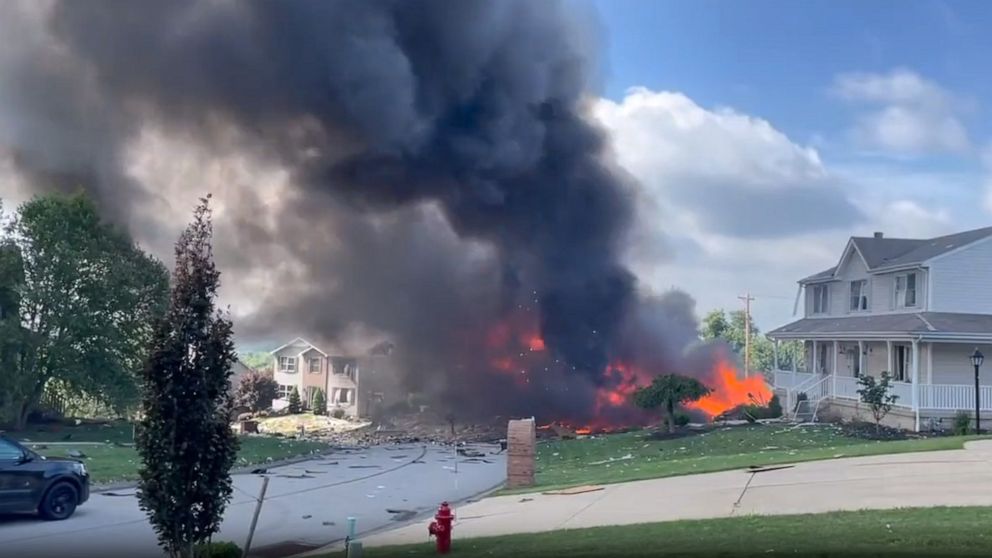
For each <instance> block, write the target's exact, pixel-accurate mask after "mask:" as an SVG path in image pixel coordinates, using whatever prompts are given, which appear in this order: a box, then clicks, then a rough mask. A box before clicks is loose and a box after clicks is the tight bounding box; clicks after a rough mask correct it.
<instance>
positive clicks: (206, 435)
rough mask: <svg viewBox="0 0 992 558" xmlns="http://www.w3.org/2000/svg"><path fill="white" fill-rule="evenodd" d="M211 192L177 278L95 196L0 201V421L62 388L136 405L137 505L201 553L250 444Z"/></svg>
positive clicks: (183, 553) (180, 250) (186, 238)
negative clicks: (239, 400)
mask: <svg viewBox="0 0 992 558" xmlns="http://www.w3.org/2000/svg"><path fill="white" fill-rule="evenodd" d="M208 200H209V196H208V197H207V198H204V199H203V200H201V203H200V205H199V206H198V207H197V208H196V211H195V212H194V214H193V221H192V223H191V224H190V225H189V226H188V227H187V228H186V230H185V231H184V232H183V233H182V235H181V236H180V237H179V240H178V242H177V243H176V248H175V266H174V269H173V272H172V275H171V280H170V275H169V272H168V271H167V270H166V268H165V266H164V265H163V264H162V263H161V262H159V261H158V260H156V259H155V258H153V257H152V256H150V255H148V254H146V253H144V252H143V251H142V250H141V249H140V248H139V247H138V246H137V245H136V244H135V243H134V241H133V240H131V238H130V237H129V236H128V235H127V234H126V233H125V232H124V231H122V230H119V229H118V228H116V227H114V226H112V225H110V224H107V223H105V222H103V221H102V220H101V219H100V216H99V212H98V211H97V208H96V206H95V205H94V204H93V202H92V201H91V200H90V199H88V198H87V197H86V196H85V195H82V194H77V195H60V194H56V195H49V196H42V197H36V198H35V199H33V200H31V201H28V202H27V203H25V204H23V205H21V206H20V207H19V208H18V209H17V211H16V212H14V213H13V214H12V215H5V214H3V212H2V208H0V222H2V223H3V226H2V233H0V420H4V421H9V422H11V423H13V424H14V425H15V427H23V426H24V425H25V423H26V422H27V419H28V417H29V416H30V415H31V413H32V411H33V410H35V408H37V406H38V405H39V403H40V401H41V399H42V395H43V394H45V393H46V390H52V389H55V390H65V391H66V392H70V393H71V394H72V395H73V397H83V398H87V399H90V400H93V401H95V402H97V403H99V404H103V405H106V406H107V407H109V408H111V409H113V410H115V411H116V412H118V413H122V414H123V413H125V412H128V411H137V413H136V414H137V415H139V416H140V420H139V422H138V424H137V428H136V439H135V442H136V443H135V445H136V449H137V451H138V454H139V456H140V457H141V463H142V464H141V467H140V469H139V475H140V479H141V480H140V481H139V484H138V500H139V503H140V506H141V508H142V510H144V511H145V513H146V514H147V515H148V518H149V521H150V523H151V525H152V527H153V528H154V530H155V532H156V533H157V535H158V539H159V544H160V545H161V546H162V548H163V549H164V550H166V551H167V552H168V554H169V555H170V556H172V557H175V558H180V557H181V558H193V556H194V555H197V554H202V553H201V552H199V551H198V550H197V547H198V546H199V545H202V544H205V543H206V544H209V541H210V539H211V537H212V536H213V534H214V533H216V532H217V531H218V529H219V527H220V522H221V520H222V518H223V513H224V510H225V508H226V506H227V504H228V502H229V501H230V498H231V493H232V489H233V485H232V482H231V476H230V469H231V467H232V466H233V465H234V460H235V458H236V455H237V450H238V439H237V437H236V436H235V435H234V432H233V431H232V430H231V427H230V416H231V412H232V410H233V401H232V397H231V385H230V376H231V364H232V363H233V362H234V360H235V359H236V358H237V357H236V354H235V351H234V342H233V334H232V324H231V320H230V319H229V317H228V316H227V314H226V313H224V312H221V311H218V310H217V309H216V299H217V292H218V289H219V285H220V272H219V271H218V270H217V269H216V267H215V265H214V261H213V252H212V235H213V229H212V224H211V216H210V209H209V201H208Z"/></svg>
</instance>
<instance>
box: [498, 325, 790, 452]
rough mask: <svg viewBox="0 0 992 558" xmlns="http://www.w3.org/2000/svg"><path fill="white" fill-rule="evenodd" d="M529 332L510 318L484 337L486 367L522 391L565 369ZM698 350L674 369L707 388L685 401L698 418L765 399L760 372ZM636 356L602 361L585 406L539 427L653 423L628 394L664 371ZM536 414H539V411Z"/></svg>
mask: <svg viewBox="0 0 992 558" xmlns="http://www.w3.org/2000/svg"><path fill="white" fill-rule="evenodd" d="M535 330H536V328H535V327H534V325H533V324H531V323H529V321H528V320H526V319H521V318H520V317H519V316H516V317H514V318H512V319H510V320H508V321H506V322H502V323H499V324H495V325H494V326H492V328H491V329H490V330H489V331H488V332H487V335H486V349H485V350H486V352H487V360H488V362H489V364H490V367H491V369H492V370H493V371H494V372H496V373H498V374H500V375H506V376H509V377H511V378H512V380H513V383H514V384H515V385H516V386H518V388H522V389H524V390H527V391H528V392H529V391H532V390H534V389H540V386H542V385H545V384H546V380H548V379H549V378H551V377H553V376H554V374H555V372H556V371H560V369H561V368H563V367H566V365H565V363H564V362H563V361H561V360H560V359H558V358H556V356H555V352H554V348H553V347H549V346H547V345H546V344H545V341H544V339H543V338H542V337H541V335H540V334H538V333H534V331H535ZM518 331H523V332H525V333H517V332H518ZM699 350H700V351H701V354H703V355H704V356H707V358H703V359H699V361H698V362H693V363H692V364H691V365H690V364H689V363H682V365H681V366H680V367H678V368H677V370H676V372H674V373H679V374H684V375H688V376H692V377H695V378H697V379H699V380H700V381H701V382H702V383H703V384H704V385H706V387H708V388H710V390H711V392H710V394H709V395H707V396H706V397H704V398H702V399H700V400H699V401H695V402H692V403H689V404H688V405H686V408H687V409H688V410H690V411H692V412H695V413H696V414H697V417H698V418H699V419H702V418H703V416H705V417H706V418H707V419H709V420H713V419H714V418H716V417H719V416H720V415H722V414H724V413H726V412H728V411H731V410H733V409H736V408H738V407H739V406H741V405H747V404H753V403H759V404H764V403H766V402H767V401H768V400H769V398H770V397H771V390H770V389H769V388H768V386H767V384H766V383H765V381H764V379H763V378H762V377H761V376H760V375H758V376H754V377H750V378H743V377H742V376H741V373H740V371H739V370H738V368H737V366H736V365H735V364H734V363H733V361H732V360H731V358H730V357H729V354H728V352H727V350H726V349H725V348H724V347H719V346H701V348H700V349H699ZM642 358H643V357H642ZM642 358H638V357H637V356H636V355H635V356H634V358H630V359H624V360H615V361H613V362H611V363H610V364H608V365H607V366H606V367H605V368H604V369H603V371H602V373H601V374H600V375H599V376H598V377H597V378H596V382H595V384H594V386H593V388H592V390H593V393H592V399H591V402H590V404H589V407H586V409H585V410H584V411H583V412H581V413H577V414H575V415H572V416H566V415H559V416H555V414H551V416H548V414H545V415H543V416H540V417H539V418H541V419H544V420H549V419H551V420H552V422H550V423H549V424H546V425H544V426H543V427H540V428H541V429H542V430H554V431H555V432H556V433H558V434H559V435H583V434H591V433H602V432H609V431H615V430H620V429H622V428H625V427H629V426H643V425H647V424H653V423H656V422H657V421H658V418H659V417H658V415H657V414H656V413H654V412H650V411H645V410H642V409H639V408H637V407H636V406H635V405H634V403H633V401H632V397H633V395H634V392H636V391H637V389H638V388H641V387H644V386H647V385H649V384H650V383H651V381H652V380H653V379H654V377H655V375H657V374H659V373H666V372H667V370H666V369H665V367H664V366H651V365H649V364H644V363H642ZM643 362H645V363H646V362H650V359H649V358H643ZM655 368H659V370H656V369H655ZM582 379H583V377H582V376H574V377H570V376H567V375H566V382H568V383H577V382H579V381H581V380H582ZM545 412H547V411H545ZM537 414H539V415H540V412H538V413H537ZM576 419H582V420H576ZM563 433H564V434H563Z"/></svg>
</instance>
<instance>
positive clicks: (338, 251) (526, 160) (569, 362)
mask: <svg viewBox="0 0 992 558" xmlns="http://www.w3.org/2000/svg"><path fill="white" fill-rule="evenodd" d="M571 8H573V6H569V5H565V4H563V3H561V2H556V1H552V0H542V1H532V0H501V1H498V2H493V1H483V0H419V1H416V2H411V1H405V0H395V1H389V0H377V1H372V0H354V1H350V0H339V1H325V2H316V1H312V0H300V1H295V0H282V1H278V2H273V1H270V0H260V1H237V2H234V1H223V0H216V1H195V2H194V1H189V0H173V1H170V2H133V1H130V0H92V1H87V2H79V1H73V0H68V1H64V2H56V3H55V4H54V7H53V8H52V10H51V12H49V13H45V14H43V15H42V16H40V17H41V18H43V20H44V22H45V27H46V29H47V35H46V36H45V38H44V41H42V40H41V39H37V38H34V37H28V36H24V37H20V39H21V43H22V44H23V45H26V46H24V47H23V52H20V53H18V52H17V49H16V48H15V49H14V50H15V52H14V53H13V54H9V55H7V56H6V57H5V58H2V59H0V60H2V61H3V66H2V71H3V75H2V76H0V77H2V78H3V79H5V80H8V79H9V80H10V81H7V85H6V86H0V87H4V88H5V89H0V93H3V97H2V98H5V99H7V103H9V104H8V106H7V108H5V109H3V110H4V112H3V114H4V115H7V116H10V115H12V114H16V115H17V118H18V119H19V121H18V122H16V123H8V124H7V125H2V124H0V141H2V143H3V147H4V148H5V149H6V151H7V152H8V154H9V156H10V159H11V160H12V161H13V162H14V165H15V167H16V168H17V169H18V170H19V171H21V173H22V174H23V175H24V176H26V177H27V179H28V180H29V181H30V182H31V183H32V184H34V185H36V187H39V188H41V187H50V186H51V185H55V187H61V188H66V187H68V188H75V187H78V186H84V187H86V188H88V189H90V190H91V191H92V192H94V194H95V196H96V197H97V199H98V200H99V201H100V203H101V205H102V207H104V209H105V210H106V212H107V215H108V216H109V217H110V218H113V219H116V220H118V221H119V222H122V223H124V224H126V225H127V226H129V227H130V228H131V229H132V230H133V231H135V232H136V234H137V235H138V236H139V238H141V237H148V236H149V235H150V236H153V237H158V236H160V235H164V233H159V232H156V229H157V228H159V227H164V228H168V227H167V224H163V223H159V222H156V221H155V219H152V218H148V216H147V215H145V216H144V217H142V218H138V217H136V215H139V214H142V213H141V212H140V211H139V209H140V207H141V205H142V204H143V203H146V202H147V200H148V199H149V198H156V197H160V196H163V195H166V194H164V193H160V192H155V191H149V189H148V188H147V187H142V185H139V184H135V183H134V180H133V179H132V178H131V177H130V176H129V175H128V174H127V173H126V172H125V170H124V168H123V165H122V163H121V160H122V158H123V156H122V153H123V151H124V149H125V148H126V146H127V145H128V144H129V142H130V141H131V140H133V139H134V137H135V136H136V135H137V134H139V133H140V132H141V130H142V127H143V126H144V125H145V124H149V123H151V124H154V125H155V126H157V127H159V128H162V129H165V130H167V131H168V132H169V133H171V134H173V135H175V136H177V137H186V138H191V141H196V142H197V143H198V144H200V145H203V146H210V145H212V144H219V143H220V142H221V140H220V139H219V138H221V136H224V137H228V136H225V133H226V132H225V131H226V130H228V129H229V128H231V127H233V128H235V129H236V130H237V138H238V140H237V143H238V145H237V148H238V149H241V150H243V151H244V152H247V153H251V154H252V155H253V156H254V157H257V158H261V159H264V160H267V161H269V162H271V163H272V164H274V165H278V166H280V167H283V168H286V169H288V170H289V172H290V173H291V175H292V178H291V182H292V183H293V184H294V185H295V186H296V187H297V191H296V192H294V193H293V194H291V195H287V196H285V199H283V200H282V202H283V209H282V210H281V214H280V216H279V218H278V219H277V220H276V222H274V223H268V224H261V223H259V222H258V219H255V218H253V215H254V212H256V211H257V210H258V209H259V208H260V207H261V205H262V204H261V202H260V200H259V199H258V196H257V194H256V193H255V192H254V191H253V189H252V188H245V189H243V190H242V191H241V192H239V195H238V196H237V199H229V200H227V206H228V208H227V213H226V216H223V217H222V218H223V219H226V225H224V224H221V226H219V227H218V230H219V231H223V230H225V228H224V227H225V226H226V227H227V229H226V230H228V231H229V234H228V235H227V236H226V237H223V235H222V238H219V240H218V242H219V243H220V246H219V248H220V249H219V250H218V252H219V253H220V254H221V258H222V260H221V263H222V264H223V265H224V269H225V271H226V275H225V280H226V281H227V282H228V283H230V282H232V281H237V277H238V274H239V273H240V272H241V271H242V270H246V269H250V268H251V267H252V266H271V267H273V268H279V266H285V268H286V269H287V273H286V276H285V277H280V278H279V279H278V281H279V288H278V289H275V292H273V291H270V292H269V293H268V294H267V296H266V299H265V300H264V301H263V303H262V304H261V309H260V310H259V311H258V312H257V313H255V314H254V315H253V316H249V317H246V318H245V319H243V320H241V322H240V324H239V332H240V333H241V334H242V336H244V337H245V338H252V337H255V338H269V339H271V338H272V337H273V336H278V335H289V334H291V333H293V332H300V333H304V334H306V335H311V336H314V337H317V338H319V339H329V340H334V339H335V338H336V337H337V336H339V335H341V334H342V333H343V332H344V331H345V330H346V329H348V328H349V327H351V326H353V325H354V324H356V323H357V324H361V325H362V326H363V327H364V328H366V329H367V330H369V331H373V332H376V333H377V334H381V335H385V336H388V337H389V338H390V339H391V340H392V341H393V342H394V343H395V344H396V347H397V349H396V354H397V355H398V356H399V357H401V358H402V363H403V366H402V369H403V370H405V372H406V375H405V378H406V385H407V386H408V387H409V388H410V389H416V390H418V391H428V392H433V393H435V394H438V395H444V396H446V398H447V400H449V401H455V402H456V403H455V404H456V405H458V406H459V407H461V408H464V409H472V410H478V411H486V412H489V411H492V410H499V411H506V412H527V413H538V414H555V413H558V414H565V415H567V416H572V417H575V418H582V416H583V415H589V414H590V413H593V412H594V407H595V398H596V393H595V387H596V386H598V385H600V384H601V383H602V382H604V381H608V380H604V379H603V370H604V368H605V367H606V366H607V363H608V362H609V361H610V360H611V359H612V358H615V357H617V356H618V355H622V354H624V353H626V352H631V351H632V350H633V349H632V347H634V346H635V345H636V351H637V352H639V353H643V354H651V355H654V356H652V358H651V362H652V366H658V367H666V368H669V369H671V368H674V367H683V359H682V357H681V354H682V349H683V348H684V347H685V344H686V343H687V342H688V341H690V340H691V339H692V338H694V335H695V323H694V319H693V318H692V308H691V301H687V300H685V299H683V298H681V297H679V296H675V297H674V298H673V297H669V298H668V299H667V300H663V301H660V302H659V301H654V302H652V303H651V304H650V305H644V304H640V303H639V302H638V301H637V300H636V299H637V298H638V296H637V293H636V284H635V280H634V278H633V276H632V275H631V273H630V272H629V271H628V270H627V269H626V268H625V267H624V266H623V265H622V264H621V261H620V260H621V256H620V254H621V253H622V248H623V246H622V245H623V242H624V240H625V232H626V231H627V228H628V225H629V223H630V221H631V219H632V218H633V216H632V208H631V199H632V198H631V195H630V192H629V191H628V189H627V187H626V185H625V182H624V179H623V178H622V177H621V175H620V174H618V173H616V172H613V171H612V170H611V168H610V167H609V163H608V160H609V158H608V156H607V154H606V152H605V151H606V149H605V145H604V136H603V134H602V133H601V131H600V130H598V129H597V128H596V127H595V126H594V125H592V124H591V123H590V121H589V118H588V117H587V115H586V112H587V111H586V108H587V107H586V106H585V104H586V103H587V99H588V95H589V93H590V81H591V80H592V79H593V78H594V75H595V68H596V64H595V62H596V61H595V60H593V59H591V58H590V56H589V52H588V47H586V46H584V45H589V44H593V43H592V42H591V41H592V40H593V39H594V38H595V37H594V36H593V35H591V34H588V33H586V32H584V30H585V28H584V27H583V26H581V25H578V24H577V22H576V21H575V20H574V18H573V17H572V16H570V14H569V10H570V9H571ZM4 9H5V10H6V11H8V12H10V13H8V14H7V15H10V16H13V15H14V12H17V11H22V12H29V11H33V10H34V8H30V9H29V8H27V7H26V4H21V5H9V6H5V7H4ZM2 15H3V14H0V16H2ZM20 15H21V16H24V14H20ZM15 20H16V19H15V18H13V17H11V18H10V19H8V21H15ZM0 25H2V24H0ZM8 26H9V27H10V29H7V31H9V32H10V33H17V32H18V30H17V29H15V28H14V27H15V25H13V24H9V23H8ZM14 36H16V35H14ZM15 42H16V41H15ZM36 42H38V43H39V44H35V43H36ZM225 148H230V145H229V143H228V144H226V147H225ZM204 188H205V186H204V185H203V184H188V185H187V186H186V187H185V188H184V190H183V191H184V192H185V193H188V195H189V199H188V200H183V201H182V203H185V204H187V205H190V204H191V203H192V200H193V199H194V198H195V197H196V196H198V195H200V194H202V193H203V189H204ZM149 231H151V232H149ZM277 249H278V250H277ZM279 250H283V251H289V252H290V253H291V254H292V259H291V260H289V261H281V260H280V258H282V257H283V256H279V255H277V254H278V253H282V252H279ZM290 271H291V272H290ZM658 305H660V306H658ZM635 308H637V311H634V309H635ZM647 309H650V310H651V311H652V312H656V314H652V315H650V316H645V310H647ZM659 320H661V321H660V322H659ZM494 327H495V328H499V327H504V328H505V327H510V328H511V329H513V333H512V335H510V337H511V339H509V340H505V339H504V340H503V342H501V343H499V342H498V343H496V345H494V344H493V341H492V335H491V332H492V331H493V328H494ZM537 331H539V332H540V337H541V338H542V339H543V343H544V345H545V347H546V348H545V349H544V350H543V351H533V350H531V349H532V347H530V348H528V347H526V346H525V344H521V343H522V342H520V341H519V336H520V335H526V334H531V333H536V332H537ZM518 350H519V351H520V352H518ZM500 351H503V352H508V353H509V354H508V355H506V356H508V357H513V359H515V360H513V362H508V361H507V360H506V359H502V360H500V359H499V358H498V355H493V353H494V352H500ZM525 353H526V354H525ZM533 353H539V354H536V355H535V354H533ZM522 357H523V360H516V359H520V358H522ZM497 361H498V362H497ZM494 362H496V363H495V364H494ZM494 367H495V368H497V369H498V370H496V371H495V372H494V371H493V368H494ZM480 394H486V395H490V396H487V397H479V396H480ZM493 394H500V395H499V396H494V395H493Z"/></svg>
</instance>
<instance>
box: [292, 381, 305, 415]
mask: <svg viewBox="0 0 992 558" xmlns="http://www.w3.org/2000/svg"><path fill="white" fill-rule="evenodd" d="M302 410H303V403H302V402H300V392H299V391H297V390H296V386H293V391H291V392H289V414H291V415H296V414H299V413H300V411H302Z"/></svg>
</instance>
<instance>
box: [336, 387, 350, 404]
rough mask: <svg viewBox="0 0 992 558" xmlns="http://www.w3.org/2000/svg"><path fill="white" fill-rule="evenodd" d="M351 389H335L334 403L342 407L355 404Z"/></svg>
mask: <svg viewBox="0 0 992 558" xmlns="http://www.w3.org/2000/svg"><path fill="white" fill-rule="evenodd" d="M353 391H354V390H351V389H345V388H340V389H335V390H334V402H335V403H337V404H340V405H351V404H352V403H353V402H354V397H353V395H352V392H353Z"/></svg>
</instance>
